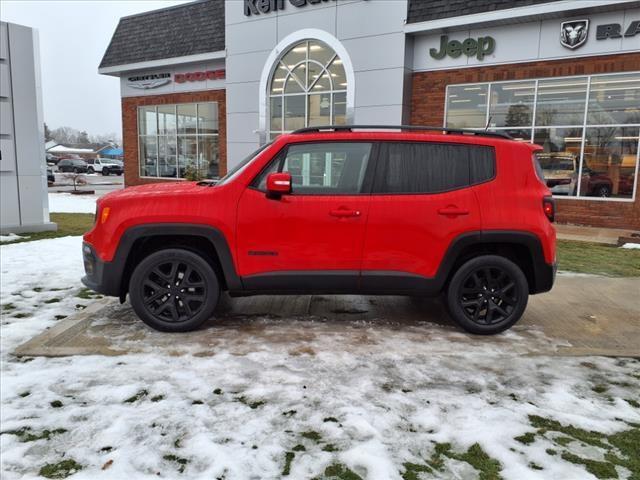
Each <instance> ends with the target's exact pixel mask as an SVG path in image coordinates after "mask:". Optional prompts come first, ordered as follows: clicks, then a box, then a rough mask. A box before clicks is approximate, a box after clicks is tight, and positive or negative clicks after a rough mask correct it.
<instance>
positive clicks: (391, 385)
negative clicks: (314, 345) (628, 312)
mask: <svg viewBox="0 0 640 480" xmlns="http://www.w3.org/2000/svg"><path fill="white" fill-rule="evenodd" d="M80 245H81V240H80V238H79V237H67V238H58V239H52V240H42V241H37V242H27V243H22V244H15V245H4V246H1V247H0V259H1V276H0V279H1V284H0V287H1V288H0V292H1V295H0V303H2V309H3V313H2V327H1V328H2V335H1V336H0V347H1V348H0V350H1V353H0V366H1V369H2V389H1V392H0V399H1V401H2V406H3V407H2V410H1V412H0V421H1V423H2V432H3V434H2V435H0V448H1V450H2V457H1V459H0V468H1V476H2V478H3V479H8V480H12V479H18V478H34V477H36V476H37V475H38V472H39V471H40V469H41V468H43V467H45V465H47V464H50V465H56V464H58V463H59V462H62V461H66V462H68V463H67V464H61V465H62V466H65V467H67V468H68V469H73V468H76V469H77V468H79V467H82V468H81V469H80V470H79V471H77V473H75V474H74V475H73V477H72V478H74V479H101V478H105V479H123V478H135V479H138V478H158V477H160V478H198V479H200V478H202V479H215V478H224V479H225V480H232V479H242V480H245V479H273V478H282V477H284V478H292V479H302V478H304V479H307V478H312V477H319V478H323V473H324V474H325V476H324V477H326V478H360V477H361V478H367V479H376V480H377V479H380V480H395V479H400V478H403V477H402V476H403V475H404V478H414V479H417V478H442V479H453V478H461V479H467V478H479V470H478V469H482V470H483V471H484V472H485V476H484V477H482V478H487V479H489V478H499V477H498V476H497V475H498V474H497V473H496V472H497V471H498V470H499V475H500V476H501V477H502V478H505V479H515V480H526V479H549V478H558V479H563V480H572V479H575V480H582V479H590V478H595V476H594V475H592V474H591V473H589V472H587V470H586V469H585V466H584V465H582V464H580V463H579V462H578V461H577V460H576V459H578V460H581V459H582V460H584V461H586V462H588V461H590V463H589V468H591V469H594V468H596V467H602V468H609V469H613V470H612V471H613V474H611V470H605V471H607V472H609V474H610V475H609V476H615V475H618V476H619V477H620V478H628V477H629V476H630V470H629V469H628V468H625V467H624V466H614V465H613V464H612V463H607V462H605V461H604V460H605V456H604V454H605V453H607V455H609V456H610V455H615V456H617V457H618V458H620V459H622V460H621V463H622V464H625V465H627V467H629V468H631V467H630V465H631V464H629V463H625V462H626V460H625V459H626V458H627V457H625V456H624V454H623V452H620V451H618V450H617V449H616V448H614V447H612V445H621V447H620V448H622V447H624V445H632V446H633V445H634V444H635V445H636V446H637V442H638V428H639V427H638V424H639V423H640V409H639V408H640V405H639V404H638V403H634V402H637V401H638V398H637V392H638V391H639V389H640V362H638V361H634V360H625V359H619V360H616V359H607V358H560V357H526V356H508V355H504V354H503V353H504V352H502V351H499V350H497V349H496V350H495V351H493V352H492V351H490V350H488V349H487V348H483V349H482V350H481V352H482V353H481V354H479V353H477V351H476V350H472V349H469V350H465V351H460V349H459V343H454V342H451V346H452V352H451V353H450V354H416V353H415V351H414V352H411V353H410V354H407V353H406V352H405V351H403V349H402V348H401V346H400V345H398V344H397V342H396V343H394V339H393V338H390V339H389V344H388V345H389V348H388V349H386V350H385V349H380V348H378V349H376V350H375V351H371V352H367V351H366V349H363V348H357V349H356V348H350V346H349V345H348V344H345V345H344V349H343V350H342V351H340V352H339V353H336V349H333V351H332V352H331V353H328V352H326V351H322V350H318V351H315V352H313V351H312V352H305V351H304V350H303V349H301V350H300V351H298V352H297V353H295V354H293V353H291V352H290V351H288V350H287V349H286V348H283V347H282V345H281V344H279V343H278V342H277V340H275V339H274V340H269V339H268V337H262V339H261V340H260V342H261V343H257V342H256V348H255V349H254V350H253V351H251V352H249V353H247V354H245V355H238V354H235V355H233V354H231V353H230V352H229V351H226V350H225V349H220V350H218V351H215V352H212V355H211V356H208V357H201V356H195V355H185V356H173V355H172V352H171V350H170V349H156V350H155V351H153V352H152V353H145V354H136V355H133V354H130V355H126V356H119V357H106V356H77V357H67V358H33V359H31V358H25V359H18V358H15V357H13V356H12V355H11V351H13V349H14V348H15V347H16V346H17V345H19V344H20V343H22V342H24V341H26V340H28V339H29V338H31V337H32V336H33V335H34V334H36V333H38V332H40V331H42V330H44V329H46V328H49V327H51V326H53V325H55V324H56V322H57V321H58V320H56V316H58V318H59V317H60V316H63V315H70V314H72V313H73V312H75V311H77V309H79V308H82V306H83V305H86V304H88V302H90V301H91V300H87V299H84V298H80V297H85V296H86V295H82V293H81V292H82V290H81V289H82V285H81V284H80V281H79V279H80V277H81V275H82V265H81V263H82V262H81V258H80ZM78 294H80V297H78ZM283 321H286V320H283ZM350 327H352V326H350V324H349V322H346V325H345V328H350ZM298 334H299V335H300V336H304V335H305V331H304V330H301V331H300V332H298ZM180 339H181V336H180V335H175V341H176V342H180ZM482 341H483V340H482V338H478V339H477V342H482ZM439 342H441V345H440V347H442V346H443V344H444V345H445V346H446V343H447V342H448V340H447V338H446V336H444V337H442V338H441V339H440V340H439ZM455 345H458V350H453V348H454V346H455ZM426 347H427V346H426ZM553 421H559V422H561V425H560V424H556V423H553ZM569 425H572V426H574V427H575V429H573V430H572V429H568V428H565V427H567V426H569ZM633 425H635V427H633ZM634 428H635V429H634ZM578 429H583V430H578ZM587 431H596V432H601V433H593V432H591V433H589V432H587ZM625 431H626V432H632V433H631V434H630V435H632V434H633V435H635V437H631V440H629V441H628V442H627V443H626V444H623V443H620V442H618V441H617V439H619V438H620V437H618V436H611V435H612V434H614V433H616V432H625ZM633 432H635V433H633ZM525 434H530V435H525ZM619 435H621V434H619ZM625 435H626V434H625ZM629 442H631V443H629ZM633 442H635V443H633ZM446 443H450V447H447V445H446ZM475 444H477V446H474V445H475ZM632 448H633V447H632ZM627 451H628V449H627ZM438 452H440V453H438ZM636 455H637V451H636ZM607 458H611V457H607ZM491 459H493V462H492V461H491ZM585 459H586V460H585ZM637 461H638V459H637V457H636V462H637ZM73 462H75V463H73ZM427 462H431V463H430V464H428V463H427ZM598 462H600V463H598ZM61 465H58V466H57V467H48V468H53V469H54V470H55V469H56V468H57V469H58V473H59V471H60V469H61V468H62V467H61ZM603 465H604V466H603ZM637 465H638V463H636V466H637ZM636 468H637V467H636ZM346 469H349V471H351V472H354V473H355V474H357V475H359V476H360V477H353V476H352V477H349V476H347V474H346V473H344V472H347V470H346ZM427 469H429V470H430V471H429V472H428V473H418V472H420V471H423V472H427ZM492 469H493V470H492ZM341 472H342V474H341ZM492 472H493V473H492ZM44 473H46V470H45V471H44ZM287 473H288V475H286V474H287ZM331 473H335V474H336V475H335V476H334V477H331V475H330V474H331ZM409 473H412V474H414V476H410V475H409ZM339 474H341V475H342V476H340V475H339ZM637 474H638V472H636V475H637ZM419 475H423V476H422V477H420V476H419Z"/></svg>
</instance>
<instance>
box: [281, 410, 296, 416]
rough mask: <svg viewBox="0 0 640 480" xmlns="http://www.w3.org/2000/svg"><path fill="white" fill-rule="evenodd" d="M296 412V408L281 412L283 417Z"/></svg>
mask: <svg viewBox="0 0 640 480" xmlns="http://www.w3.org/2000/svg"><path fill="white" fill-rule="evenodd" d="M296 413H298V412H297V411H296V410H287V411H286V412H282V415H283V416H285V417H293V416H294V415H295V414H296Z"/></svg>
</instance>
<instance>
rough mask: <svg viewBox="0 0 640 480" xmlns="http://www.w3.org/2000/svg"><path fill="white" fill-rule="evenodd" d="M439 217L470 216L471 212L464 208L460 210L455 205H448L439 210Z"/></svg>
mask: <svg viewBox="0 0 640 480" xmlns="http://www.w3.org/2000/svg"><path fill="white" fill-rule="evenodd" d="M438 214H439V215H445V216H451V217H457V216H459V215H469V210H466V209H464V208H458V207H456V206H455V205H447V206H446V207H444V208H440V209H439V210H438Z"/></svg>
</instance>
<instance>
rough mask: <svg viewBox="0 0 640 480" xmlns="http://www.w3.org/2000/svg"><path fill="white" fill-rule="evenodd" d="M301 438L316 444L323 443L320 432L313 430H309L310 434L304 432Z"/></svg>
mask: <svg viewBox="0 0 640 480" xmlns="http://www.w3.org/2000/svg"><path fill="white" fill-rule="evenodd" d="M300 436H301V437H303V438H306V439H308V440H311V441H314V442H316V443H320V442H321V441H322V435H320V434H319V433H318V432H316V431H313V430H309V431H308V432H302V433H301V434H300Z"/></svg>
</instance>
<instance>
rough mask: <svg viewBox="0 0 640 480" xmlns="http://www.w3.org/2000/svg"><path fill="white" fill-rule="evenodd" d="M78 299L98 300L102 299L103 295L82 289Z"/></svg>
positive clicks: (77, 295)
mask: <svg viewBox="0 0 640 480" xmlns="http://www.w3.org/2000/svg"><path fill="white" fill-rule="evenodd" d="M76 297H78V298H82V299H83V300H94V299H96V300H97V299H99V298H102V295H100V294H99V293H96V292H94V291H93V290H91V289H90V288H82V289H81V290H80V291H79V292H78V293H76Z"/></svg>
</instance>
